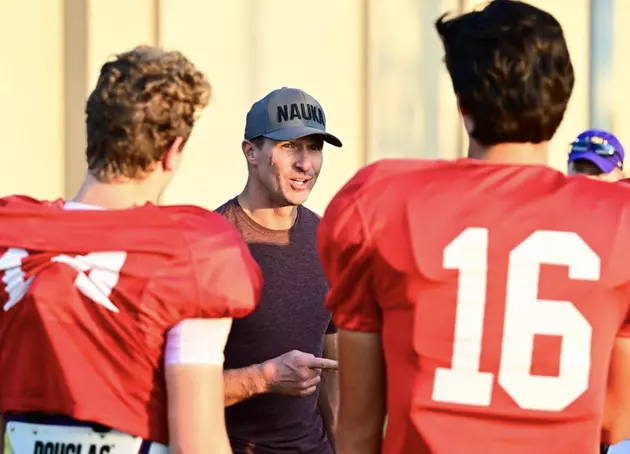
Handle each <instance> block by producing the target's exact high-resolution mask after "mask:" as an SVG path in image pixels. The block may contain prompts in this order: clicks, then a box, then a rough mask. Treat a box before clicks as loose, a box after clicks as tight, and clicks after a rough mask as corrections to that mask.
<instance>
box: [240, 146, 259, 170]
mask: <svg viewBox="0 0 630 454" xmlns="http://www.w3.org/2000/svg"><path fill="white" fill-rule="evenodd" d="M241 150H243V155H244V156H245V160H247V164H249V165H253V166H255V165H256V146H255V145H254V144H253V143H251V142H250V141H249V140H243V142H242V143H241Z"/></svg>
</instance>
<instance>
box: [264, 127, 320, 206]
mask: <svg viewBox="0 0 630 454" xmlns="http://www.w3.org/2000/svg"><path fill="white" fill-rule="evenodd" d="M323 145H324V141H323V139H322V138H321V137H320V136H317V135H314V136H307V137H303V138H301V139H295V140H289V141H281V142H277V141H275V140H271V139H265V142H264V144H263V145H262V147H261V148H256V147H253V148H254V150H253V152H254V165H253V166H252V171H253V172H256V174H257V176H258V179H259V181H260V183H261V187H262V189H264V191H265V192H266V193H267V196H268V197H269V199H270V201H271V202H273V203H274V204H276V205H277V206H278V207H281V206H291V205H301V204H303V203H304V202H306V200H307V199H308V196H309V194H310V193H311V189H313V186H315V182H316V181H317V177H318V176H319V172H320V170H321V168H322V163H323V156H322V148H323Z"/></svg>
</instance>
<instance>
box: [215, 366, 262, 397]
mask: <svg viewBox="0 0 630 454" xmlns="http://www.w3.org/2000/svg"><path fill="white" fill-rule="evenodd" d="M223 389H224V391H223V393H224V395H225V406H226V407H229V406H230V405H234V404H236V403H238V402H241V401H243V400H247V399H249V398H251V397H254V396H256V395H258V394H264V393H266V392H267V389H268V383H267V380H266V379H265V376H264V374H263V370H262V366H261V365H260V364H256V365H254V366H249V367H244V368H242V369H231V370H225V371H223Z"/></svg>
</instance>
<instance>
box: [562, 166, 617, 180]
mask: <svg viewBox="0 0 630 454" xmlns="http://www.w3.org/2000/svg"><path fill="white" fill-rule="evenodd" d="M592 166H593V169H594V168H595V164H592ZM599 172H600V173H596V172H595V171H594V170H590V171H589V169H587V168H580V167H579V166H576V165H575V163H573V162H570V163H569V166H568V168H567V174H569V175H584V176H586V177H588V178H592V179H593V180H601V181H608V182H611V183H614V182H615V181H619V180H623V179H624V178H625V177H626V176H625V174H624V172H623V170H621V169H618V168H615V169H613V170H612V171H611V172H608V173H601V170H600V171H599Z"/></svg>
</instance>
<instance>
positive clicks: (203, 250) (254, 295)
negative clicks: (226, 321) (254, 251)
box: [190, 214, 263, 318]
mask: <svg viewBox="0 0 630 454" xmlns="http://www.w3.org/2000/svg"><path fill="white" fill-rule="evenodd" d="M215 215H216V218H215V219H216V222H217V223H218V224H219V225H220V228H218V229H217V228H215V232H214V233H213V234H212V235H208V236H206V237H203V238H200V239H199V240H198V241H197V242H196V244H194V245H193V246H192V247H191V248H190V253H191V258H192V262H193V272H194V277H195V280H196V284H197V289H198V299H199V313H198V314H197V317H199V318H217V317H229V318H241V317H245V316H246V315H249V314H250V313H251V312H253V311H254V309H256V307H257V305H258V301H259V299H260V293H261V291H262V286H263V278H262V272H261V270H260V268H259V266H258V264H257V263H256V261H255V260H254V258H253V257H252V256H251V254H250V252H249V249H248V248H247V245H246V244H245V241H244V240H243V238H242V236H241V234H240V233H239V232H238V230H236V228H234V227H233V226H232V224H230V223H229V222H228V221H227V220H225V219H223V217H221V215H219V214H215Z"/></svg>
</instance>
